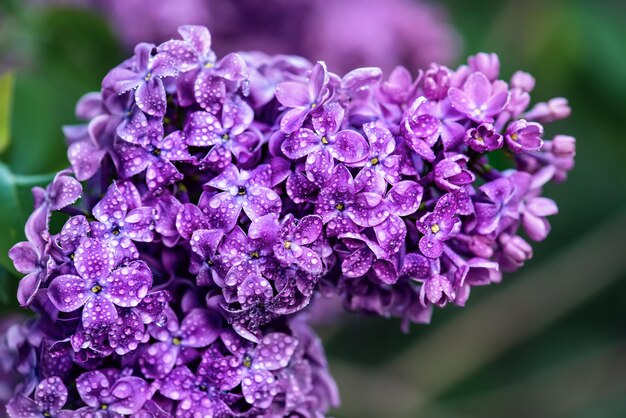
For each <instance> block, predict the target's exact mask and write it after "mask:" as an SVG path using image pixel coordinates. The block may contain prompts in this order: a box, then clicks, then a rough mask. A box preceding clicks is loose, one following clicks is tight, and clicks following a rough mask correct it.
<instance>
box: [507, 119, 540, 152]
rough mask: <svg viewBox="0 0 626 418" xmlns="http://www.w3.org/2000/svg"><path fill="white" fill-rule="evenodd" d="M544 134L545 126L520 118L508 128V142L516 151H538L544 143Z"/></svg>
mask: <svg viewBox="0 0 626 418" xmlns="http://www.w3.org/2000/svg"><path fill="white" fill-rule="evenodd" d="M542 134H543V127H542V126H541V125H540V124H538V123H536V122H526V120H524V119H520V120H517V121H515V122H513V123H511V124H510V125H509V127H508V128H507V129H506V135H505V139H506V144H507V146H508V147H509V148H510V149H511V150H512V151H515V152H520V151H522V150H524V151H536V150H538V149H540V148H541V146H542V145H543V140H542V139H541V135H542Z"/></svg>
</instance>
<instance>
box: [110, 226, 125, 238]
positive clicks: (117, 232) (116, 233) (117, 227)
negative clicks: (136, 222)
mask: <svg viewBox="0 0 626 418" xmlns="http://www.w3.org/2000/svg"><path fill="white" fill-rule="evenodd" d="M120 232H122V231H120V227H119V226H117V225H116V226H114V227H113V229H111V233H112V234H113V235H115V236H118V235H119V234H120Z"/></svg>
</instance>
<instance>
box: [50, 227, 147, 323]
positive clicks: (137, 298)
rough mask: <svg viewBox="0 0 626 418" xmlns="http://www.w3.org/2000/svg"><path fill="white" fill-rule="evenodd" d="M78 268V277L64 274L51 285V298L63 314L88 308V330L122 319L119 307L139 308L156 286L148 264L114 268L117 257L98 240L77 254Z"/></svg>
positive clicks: (84, 318) (85, 311) (85, 318)
mask: <svg viewBox="0 0 626 418" xmlns="http://www.w3.org/2000/svg"><path fill="white" fill-rule="evenodd" d="M74 266H75V267H76V271H77V273H78V275H74V274H64V275H61V276H58V277H57V278H55V279H54V280H52V282H51V283H50V287H49V288H48V295H49V297H50V300H51V301H52V303H53V304H54V306H55V307H56V308H57V309H58V310H60V311H62V312H72V311H75V310H76V309H78V308H80V307H81V306H83V305H84V308H83V313H82V323H83V326H84V327H85V328H100V327H104V326H107V325H110V324H112V323H114V322H115V321H116V320H117V318H118V313H117V310H116V308H115V307H116V306H119V307H124V308H132V307H135V306H137V305H138V304H139V303H140V302H141V300H142V299H143V298H144V297H145V296H146V294H147V293H148V290H150V287H151V286H152V273H151V271H150V269H149V268H148V266H147V265H146V263H145V262H143V261H131V262H130V263H128V264H127V265H121V266H117V267H116V268H113V267H114V257H113V254H112V253H111V251H110V250H109V248H108V247H107V245H106V244H105V243H104V242H103V241H101V240H98V239H93V238H90V239H87V240H85V242H83V243H82V244H81V245H80V246H79V247H78V249H77V250H76V255H75V256H74Z"/></svg>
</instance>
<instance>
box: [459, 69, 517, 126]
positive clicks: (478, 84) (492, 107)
mask: <svg viewBox="0 0 626 418" xmlns="http://www.w3.org/2000/svg"><path fill="white" fill-rule="evenodd" d="M448 97H449V98H450V102H451V103H452V106H453V107H454V108H455V109H456V110H458V111H459V112H461V113H463V114H465V115H467V116H468V117H469V118H470V119H472V120H473V121H476V122H478V123H481V122H492V121H493V116H494V115H496V114H498V113H499V112H500V111H502V109H504V107H505V106H506V104H507V103H508V101H509V92H508V91H507V89H506V85H501V84H497V85H494V86H492V84H491V83H490V82H489V80H488V79H487V77H486V76H485V75H484V74H483V73H480V72H474V73H472V74H470V76H469V77H468V78H467V80H466V81H465V84H464V85H463V90H461V89H458V88H456V87H451V88H450V90H448Z"/></svg>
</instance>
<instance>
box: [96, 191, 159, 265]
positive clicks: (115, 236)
mask: <svg viewBox="0 0 626 418" xmlns="http://www.w3.org/2000/svg"><path fill="white" fill-rule="evenodd" d="M130 187H131V188H133V189H134V187H135V186H133V185H131V186H130ZM134 195H135V194H134V193H131V194H126V196H125V195H124V194H122V191H120V189H119V188H118V186H117V185H116V184H112V185H111V186H110V187H109V188H108V189H107V192H106V194H105V195H104V197H103V198H102V200H100V202H98V203H97V204H96V205H95V206H94V207H93V209H92V213H93V216H94V218H96V220H97V221H98V222H91V224H90V227H91V232H92V235H93V237H95V238H101V239H103V240H104V241H106V242H107V243H108V245H109V246H110V249H111V250H113V252H114V254H115V258H116V260H124V259H135V258H137V256H138V252H137V248H136V247H135V244H134V243H133V241H138V242H150V241H152V239H153V232H152V230H153V229H154V225H153V222H154V209H153V208H151V207H148V206H141V200H140V199H137V198H132V197H130V196H134ZM127 196H128V197H127Z"/></svg>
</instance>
